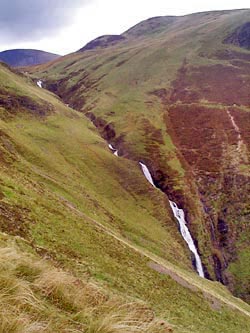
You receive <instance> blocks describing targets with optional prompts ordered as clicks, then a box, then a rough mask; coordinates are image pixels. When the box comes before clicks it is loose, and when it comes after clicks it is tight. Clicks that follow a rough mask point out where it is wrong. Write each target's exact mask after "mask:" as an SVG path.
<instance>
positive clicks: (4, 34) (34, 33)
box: [0, 0, 92, 42]
mask: <svg viewBox="0 0 250 333" xmlns="http://www.w3.org/2000/svg"><path fill="white" fill-rule="evenodd" d="M90 2H92V0H0V41H1V42H6V41H8V42H15V41H18V40H19V41H34V40H35V39H41V38H43V37H47V36H51V34H55V33H56V32H57V31H59V30H60V29H61V28H63V27H64V26H66V25H67V24H70V23H71V22H73V21H74V15H75V14H76V11H77V10H78V9H79V8H82V7H83V6H84V5H86V4H87V3H90Z"/></svg>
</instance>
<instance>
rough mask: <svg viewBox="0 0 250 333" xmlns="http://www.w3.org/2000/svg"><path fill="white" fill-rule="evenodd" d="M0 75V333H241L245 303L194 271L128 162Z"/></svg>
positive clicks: (158, 199) (59, 109) (25, 82)
mask: <svg viewBox="0 0 250 333" xmlns="http://www.w3.org/2000/svg"><path fill="white" fill-rule="evenodd" d="M0 77H1V80H0V85H1V87H0V89H1V94H2V98H1V101H3V102H2V104H1V120H0V123H1V145H0V157H1V174H0V175H1V182H0V191H1V200H0V210H1V214H0V226H1V230H2V231H3V232H5V234H1V237H0V238H1V251H0V252H1V254H0V258H1V259H0V261H1V266H2V267H3V273H1V277H0V278H1V279H2V280H3V283H2V284H1V294H0V297H1V300H2V302H1V304H2V305H1V306H2V307H3V308H4V309H5V312H4V318H3V319H4V320H3V321H2V327H1V329H2V332H6V331H8V332H10V331H13V332H23V331H27V330H28V329H29V330H30V331H33V332H37V331H39V332H40V331H45V332H51V331H54V332H55V331H56V332H57V331H58V332H59V331H62V330H64V331H65V332H70V331H72V330H73V331H75V332H77V331H80V332H81V331H82V332H118V331H119V332H122V331H124V332H131V331H132V332H133V330H134V331H138V332H147V331H148V332H154V331H155V332H162V331H163V332H168V331H169V330H170V329H171V330H172V331H174V332H180V333H182V332H183V333H184V332H194V331H195V332H202V333H204V332H208V333H209V332H232V333H233V332H235V330H236V331H239V332H246V333H247V332H248V330H249V327H250V319H249V316H250V308H249V306H248V305H247V304H245V303H244V302H242V301H240V300H239V299H236V298H234V297H233V296H232V295H231V294H230V293H229V292H228V291H227V290H226V289H225V288H224V287H222V286H221V285H219V284H218V283H213V282H210V281H207V280H204V279H200V278H199V277H198V276H197V274H196V273H195V272H194V270H193V269H192V267H191V263H190V258H189V256H190V254H189V251H188V250H187V249H186V245H185V244H184V241H183V240H182V238H181V237H180V235H179V232H178V230H177V226H176V222H175V220H174V218H173V216H172V214H171V212H170V208H169V205H168V202H167V199H166V196H165V195H164V194H163V193H162V192H161V191H159V190H157V189H154V188H152V187H151V186H150V185H149V184H148V182H147V181H146V180H145V178H144V176H143V175H142V172H141V171H140V169H139V166H138V163H137V162H134V161H130V160H128V159H125V158H122V157H121V158H117V157H115V156H114V155H113V154H111V152H110V151H109V149H108V148H107V143H106V142H105V141H104V140H103V139H102V138H101V137H100V136H99V135H98V133H97V131H96V129H95V128H94V126H93V125H92V124H91V122H90V121H89V120H87V119H86V118H85V117H84V115H82V114H81V113H79V112H77V111H74V110H72V109H70V108H68V107H66V106H65V105H64V104H63V103H62V102H61V101H60V100H58V99H57V98H56V97H55V96H53V94H51V93H49V92H47V91H46V90H43V89H40V88H38V87H37V86H36V84H34V83H32V82H31V81H30V80H29V79H27V78H25V77H22V76H20V75H17V74H16V73H15V72H13V71H11V70H10V69H9V68H7V67H6V66H2V65H0ZM8 96H12V98H11V99H8ZM10 101H11V102H10ZM42 111H43V112H42ZM11 235H12V236H11ZM34 252H36V253H37V254H38V255H40V256H41V257H43V258H44V259H46V261H50V263H49V264H48V263H45V262H43V263H41V262H40V261H39V260H38V258H37V256H34ZM52 265H53V266H56V267H57V268H59V272H58V270H55V268H53V267H52ZM61 269H63V270H64V271H65V272H66V273H63V272H62V271H61ZM1 272H2V270H1ZM89 282H91V283H94V284H95V285H97V287H92V284H91V285H89ZM75 286H76V287H77V289H76V287H75ZM89 288H90V289H89ZM96 288H97V289H96ZM100 288H101V289H100ZM100 290H101V291H100ZM102 290H103V291H102ZM102 292H103V293H104V294H102ZM76 293H77V297H75V295H76ZM99 293H100V294H99ZM96 294H98V297H99V295H100V303H99V300H98V297H97V296H96ZM102 295H111V296H108V297H107V298H105V296H102ZM78 297H79V298H78ZM96 298H97V300H96ZM82 299H86V303H87V304H85V303H83V302H82ZM116 299H118V301H117V302H118V303H114V300H115V302H116ZM96 301H97V303H98V304H96V303H95V302H96ZM131 302H132V304H134V303H135V305H131ZM138 302H139V303H138ZM141 302H143V303H141ZM113 304H114V305H113ZM117 304H118V305H117ZM120 304H121V305H120ZM125 304H128V305H125ZM129 304H130V305H129ZM136 304H143V309H144V310H140V309H141V308H140V307H141V305H136ZM131 307H132V308H131ZM145 308H146V309H148V310H146V313H145ZM120 309H121V313H120ZM152 311H154V313H155V315H156V316H157V317H158V318H161V320H165V321H160V322H159V320H160V319H159V320H157V319H154V318H155V315H153V312H152ZM138 312H139V314H138ZM147 316H148V317H147ZM110 318H111V319H110ZM124 318H125V319H124ZM153 319H154V321H152V320H153ZM131 320H132V321H134V320H135V323H136V327H135V328H133V330H132V328H129V329H128V328H127V327H126V325H125V326H124V321H126V324H127V325H130V323H131ZM105 325H106V326H107V325H108V328H106V326H105ZM110 325H112V327H110ZM131 325H132V324H131ZM152 325H153V326H152ZM159 325H160V326H159ZM121 326H122V328H121ZM134 326H135V325H134ZM138 326H139V328H138ZM62 327H63V328H62ZM100 327H101V328H100Z"/></svg>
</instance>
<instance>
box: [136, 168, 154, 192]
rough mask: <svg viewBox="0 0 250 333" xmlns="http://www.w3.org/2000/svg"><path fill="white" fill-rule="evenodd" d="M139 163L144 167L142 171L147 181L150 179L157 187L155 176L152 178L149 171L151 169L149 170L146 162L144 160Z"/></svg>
mask: <svg viewBox="0 0 250 333" xmlns="http://www.w3.org/2000/svg"><path fill="white" fill-rule="evenodd" d="M139 164H140V166H141V168H142V172H143V174H144V176H145V177H146V179H147V181H148V182H149V183H150V184H151V185H152V186H154V187H155V184H154V181H153V178H152V176H151V174H150V172H149V170H148V167H147V166H146V165H145V164H143V163H142V162H139Z"/></svg>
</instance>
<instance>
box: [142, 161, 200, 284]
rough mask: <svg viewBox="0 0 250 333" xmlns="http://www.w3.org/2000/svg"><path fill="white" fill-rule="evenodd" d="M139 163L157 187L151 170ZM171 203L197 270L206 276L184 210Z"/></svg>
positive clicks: (149, 180)
mask: <svg viewBox="0 0 250 333" xmlns="http://www.w3.org/2000/svg"><path fill="white" fill-rule="evenodd" d="M139 164H140V166H141V169H142V172H143V174H144V176H145V178H146V179H147V181H148V182H149V183H150V184H151V185H152V186H154V187H156V186H155V184H154V181H153V178H152V176H151V174H150V171H149V170H148V167H147V166H146V165H145V164H143V163H141V162H139ZM169 203H170V207H171V209H172V211H173V213H174V217H175V218H176V219H177V221H178V222H179V226H180V232H181V235H182V237H183V239H184V240H185V242H186V243H187V245H188V247H189V249H190V251H191V252H192V253H193V254H194V257H195V265H196V270H197V272H198V274H199V276H200V277H203V278H204V272H203V268H202V263H201V259H200V256H199V254H198V251H197V249H196V247H195V244H194V241H193V239H192V236H191V234H190V232H189V230H188V227H187V225H186V221H185V214H184V211H183V210H182V209H180V208H178V206H177V205H176V203H175V202H173V201H171V200H169Z"/></svg>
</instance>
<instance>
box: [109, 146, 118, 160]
mask: <svg viewBox="0 0 250 333" xmlns="http://www.w3.org/2000/svg"><path fill="white" fill-rule="evenodd" d="M109 149H110V150H112V152H113V154H114V155H115V156H117V157H118V156H119V155H118V150H116V149H115V148H114V147H113V146H112V145H111V143H110V144H109Z"/></svg>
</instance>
